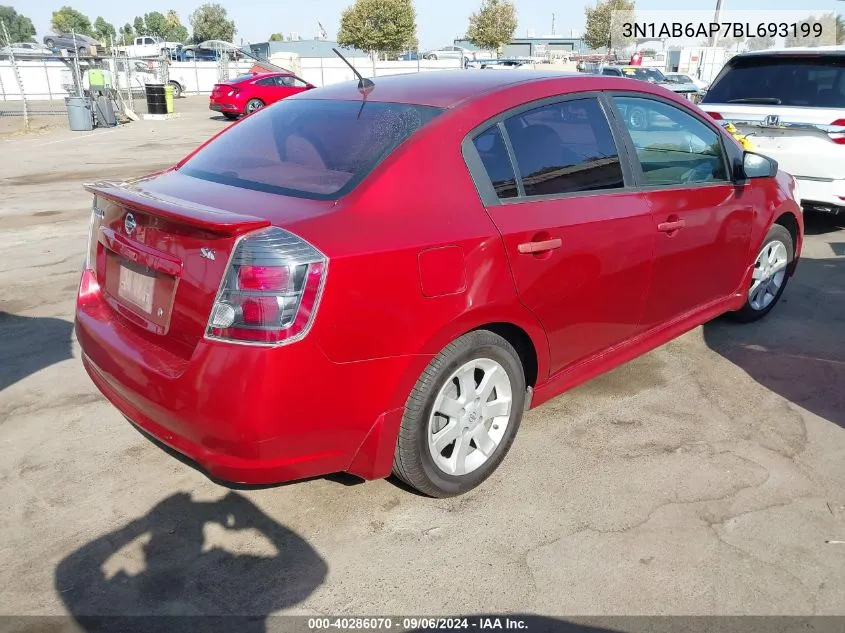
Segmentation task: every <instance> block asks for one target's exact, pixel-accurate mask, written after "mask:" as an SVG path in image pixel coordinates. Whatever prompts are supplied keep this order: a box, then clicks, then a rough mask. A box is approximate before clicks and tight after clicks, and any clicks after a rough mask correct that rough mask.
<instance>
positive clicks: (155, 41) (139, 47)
mask: <svg viewBox="0 0 845 633" xmlns="http://www.w3.org/2000/svg"><path fill="white" fill-rule="evenodd" d="M177 46H181V43H180V42H167V41H165V40H164V38H163V37H158V36H153V35H143V36H140V37H136V38H135V43H134V44H132V45H130V46H118V47H117V50H118V51H120V52H121V53H125V54H126V55H127V56H128V57H158V56H159V55H161V54H162V53H164V52H165V51H168V50H175V49H176V47H177Z"/></svg>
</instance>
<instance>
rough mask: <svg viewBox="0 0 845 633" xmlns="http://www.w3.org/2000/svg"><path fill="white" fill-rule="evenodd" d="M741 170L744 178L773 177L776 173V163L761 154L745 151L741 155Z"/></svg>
mask: <svg viewBox="0 0 845 633" xmlns="http://www.w3.org/2000/svg"><path fill="white" fill-rule="evenodd" d="M742 171H743V172H744V176H745V177H746V178H774V177H775V176H776V175H777V173H778V163H777V161H776V160H774V159H772V158H768V157H767V156H763V155H762V154H755V153H754V152H745V154H744V155H743V157H742Z"/></svg>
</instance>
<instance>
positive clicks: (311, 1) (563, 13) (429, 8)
mask: <svg viewBox="0 0 845 633" xmlns="http://www.w3.org/2000/svg"><path fill="white" fill-rule="evenodd" d="M204 1H206V0H145V2H143V3H129V2H115V1H114V0H11V3H10V2H9V0H0V4H11V5H12V6H13V7H14V8H15V10H17V11H18V12H19V13H22V14H24V15H26V16H27V17H29V18H30V19H31V20H32V21H33V23H34V24H35V28H36V30H37V32H38V38H39V39H41V37H43V35H44V34H46V33H48V32H49V31H50V15H51V14H52V12H53V11H55V10H56V9H58V8H59V7H60V6H61V5H63V4H70V5H71V6H72V7H74V8H75V9H78V10H80V11H82V12H83V13H85V14H87V15H88V16H89V17H90V18H91V21H92V22H93V21H94V19H95V18H96V17H97V16H100V15H101V16H103V18H105V19H106V20H107V21H108V22H111V23H112V24H114V25H115V28H117V27H119V26H120V25H122V24H125V23H126V22H130V23H131V22H132V20H133V19H134V17H135V16H136V15H138V14H139V13H145V12H149V11H161V12H162V13H164V12H166V11H167V10H168V9H174V10H176V12H177V13H178V14H179V17H180V18H181V19H182V23H183V24H185V26H188V28H189V29H190V26H189V24H188V16H189V15H190V14H191V12H192V11H193V10H194V9H195V8H196V7H197V6H199V5H200V4H202V3H203V2H204ZM215 1H217V2H220V4H222V5H223V6H225V7H226V9H227V10H228V12H229V16H230V17H231V18H233V19H234V20H235V26H236V27H237V33H236V34H235V42H236V43H240V42H241V39H243V41H244V43H247V42H262V41H266V40H267V38H268V36H269V35H270V34H271V33H276V32H283V33H285V34H286V35H287V34H288V33H290V32H291V31H296V32H298V33H299V35H300V37H302V38H304V39H310V38H312V37H314V36H315V34H316V33H317V21H318V20H319V21H320V22H321V23H322V24H323V26H324V27H325V28H326V31H327V32H328V36H329V39H333V38H334V37H335V34H336V33H337V29H338V26H339V22H340V13H341V12H342V11H343V9H345V8H346V7H347V6H349V5H350V4H351V3H352V0H298V1H292V0H238V1H237V2H236V1H235V0H215ZM589 1H590V4H593V3H594V2H595V0H589ZM480 4H481V0H415V2H414V5H415V7H416V10H417V31H418V35H419V40H420V46H421V47H422V48H424V49H425V48H437V47H440V46H444V45H446V44H451V43H452V40H454V39H455V38H456V37H460V36H462V35H463V34H464V32H465V31H466V25H467V20H468V19H469V16H470V14H471V13H472V12H473V11H475V10H476V9H477V8H478V6H479V5H480ZM515 4H516V9H517V17H518V20H519V27H518V28H517V32H516V36H517V37H525V36H526V35H527V34H528V31H529V29H533V31H534V33H535V34H536V35H537V36H542V35H548V34H550V33H551V32H552V14H554V15H555V31H554V32H555V33H556V34H557V35H559V36H569V35H570V32H571V31H572V30H578V31H579V32H582V31H583V28H584V9H583V7H584V4H585V3H582V2H573V1H572V0H566V2H563V1H561V0H515ZM678 5H679V3H678V2H677V0H674V1H673V0H637V2H636V8H637V9H638V10H667V11H671V10H677V9H678ZM722 7H723V10H727V9H732V10H739V9H743V10H749V9H754V10H773V9H780V10H784V9H796V8H801V9H805V6H804V5H803V3H802V4H800V5H799V3H796V2H795V0H723V4H722ZM807 7H809V8H807V9H805V10H807V11H808V12H811V13H814V12H816V10H818V12H819V13H821V12H824V11H836V10H837V9H838V10H839V13H845V1H842V0H813V1H812V2H810V3H808V4H807ZM684 8H686V9H707V10H713V9H714V8H715V0H708V1H706V2H702V1H700V0H691V1H690V2H689V3H688V4H686V3H685V4H684ZM810 9H812V11H810Z"/></svg>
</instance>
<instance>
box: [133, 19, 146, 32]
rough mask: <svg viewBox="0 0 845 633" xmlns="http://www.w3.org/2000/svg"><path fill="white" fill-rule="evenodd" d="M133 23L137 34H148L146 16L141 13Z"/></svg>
mask: <svg viewBox="0 0 845 633" xmlns="http://www.w3.org/2000/svg"><path fill="white" fill-rule="evenodd" d="M132 25H133V26H134V27H135V35H147V25H146V24H144V18H142V17H141V16H140V15H139V16H137V17H136V18H135V21H134V22H132Z"/></svg>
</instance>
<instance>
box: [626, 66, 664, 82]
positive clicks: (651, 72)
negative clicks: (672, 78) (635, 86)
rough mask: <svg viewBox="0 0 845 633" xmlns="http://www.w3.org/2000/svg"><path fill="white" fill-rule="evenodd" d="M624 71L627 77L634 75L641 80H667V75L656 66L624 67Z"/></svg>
mask: <svg viewBox="0 0 845 633" xmlns="http://www.w3.org/2000/svg"><path fill="white" fill-rule="evenodd" d="M622 72H623V73H624V74H625V76H626V77H633V78H634V79H639V80H641V81H656V82H658V83H665V82H666V77H665V76H664V75H663V73H662V72H660V71H659V70H657V69H656V68H623V69H622Z"/></svg>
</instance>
